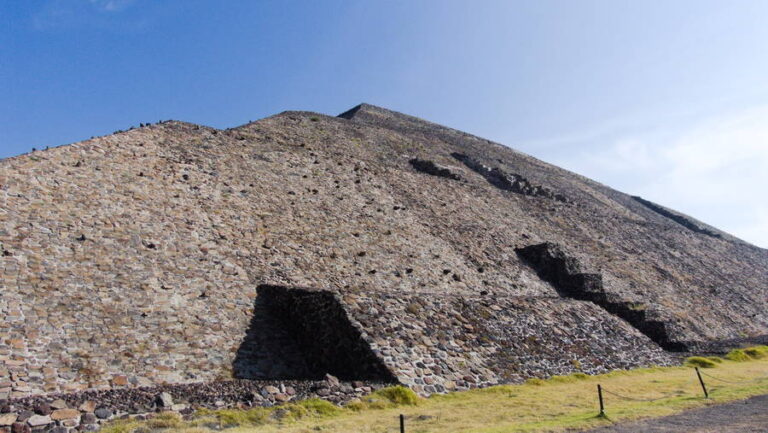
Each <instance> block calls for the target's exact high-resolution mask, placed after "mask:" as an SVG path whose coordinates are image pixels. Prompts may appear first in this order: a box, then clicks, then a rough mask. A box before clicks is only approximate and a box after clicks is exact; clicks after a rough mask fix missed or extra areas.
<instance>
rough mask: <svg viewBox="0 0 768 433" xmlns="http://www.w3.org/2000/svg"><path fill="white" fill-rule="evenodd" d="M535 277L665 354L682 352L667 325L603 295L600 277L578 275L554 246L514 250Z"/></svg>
mask: <svg viewBox="0 0 768 433" xmlns="http://www.w3.org/2000/svg"><path fill="white" fill-rule="evenodd" d="M515 251H516V252H517V255H518V256H520V258H521V259H523V261H525V262H526V263H527V264H528V265H529V266H531V268H533V269H534V270H535V271H536V273H537V274H538V275H539V277H540V278H541V279H543V280H545V281H549V282H550V283H552V285H554V286H555V289H556V290H557V291H558V293H559V294H560V296H562V297H565V298H572V299H578V300H581V301H590V302H592V303H594V304H596V305H598V306H600V307H601V308H603V309H604V310H606V311H608V312H609V313H611V314H613V315H615V316H618V317H620V318H622V319H624V320H626V321H627V322H629V324H631V325H632V326H634V327H635V328H636V329H637V330H638V331H640V332H642V333H643V334H645V335H646V336H648V337H649V338H650V339H651V340H653V341H654V342H655V343H656V344H658V345H659V346H661V347H662V348H664V349H666V350H671V351H685V350H688V344H690V343H684V342H679V341H673V340H672V337H671V336H670V333H669V330H668V329H667V324H666V323H665V322H664V321H663V320H662V319H661V318H659V317H657V314H656V313H655V312H654V311H653V310H652V309H650V308H649V306H648V305H645V304H642V303H638V302H632V301H628V300H623V299H619V298H618V296H617V295H615V294H611V293H607V292H606V291H605V288H604V287H603V278H602V275H600V274H593V273H585V272H581V265H580V264H579V262H578V260H576V259H575V258H573V257H570V256H568V255H566V253H565V252H564V251H563V249H562V248H561V247H560V246H559V245H557V244H554V243H551V242H544V243H541V244H536V245H529V246H527V247H524V248H518V249H517V250H515Z"/></svg>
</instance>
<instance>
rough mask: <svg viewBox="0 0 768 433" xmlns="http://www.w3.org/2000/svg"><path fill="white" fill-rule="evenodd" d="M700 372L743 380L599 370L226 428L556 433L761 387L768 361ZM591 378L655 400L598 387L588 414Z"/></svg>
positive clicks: (250, 431)
mask: <svg viewBox="0 0 768 433" xmlns="http://www.w3.org/2000/svg"><path fill="white" fill-rule="evenodd" d="M705 373H706V374H709V375H711V376H714V377H719V378H722V379H726V380H728V381H730V382H746V383H740V384H728V383H724V382H718V381H716V380H715V379H712V378H710V377H708V376H704V379H705V381H706V382H707V385H708V387H709V389H710V396H711V398H710V399H709V400H705V399H704V398H703V394H702V391H701V387H700V385H699V383H698V380H697V378H696V374H695V372H694V370H693V369H692V368H688V367H666V368H648V369H638V370H632V371H621V372H613V373H608V374H604V375H599V376H585V375H576V376H566V377H562V376H560V377H555V378H552V379H550V380H546V381H531V382H530V383H527V384H523V385H504V386H496V387H492V388H487V389H482V390H474V391H467V392H457V393H452V394H448V395H441V396H433V397H431V398H428V399H421V400H420V401H419V402H418V404H417V405H415V406H410V405H404V406H398V407H391V406H390V407H389V408H385V409H371V408H366V409H363V410H358V411H352V410H348V409H345V410H340V411H339V412H338V413H334V414H331V415H330V416H323V417H312V416H309V417H302V418H298V419H295V418H294V419H287V420H283V421H276V420H270V421H269V422H267V423H264V424H262V425H258V426H243V427H237V428H234V429H232V430H230V431H231V432H232V433H272V432H281V433H314V432H338V433H360V432H370V433H395V432H399V424H398V415H399V414H400V413H403V414H405V415H406V417H407V418H406V425H407V430H406V431H407V432H409V433H438V432H439V433H458V432H473V433H501V432H505V433H506V432H534V431H548V432H550V431H555V432H557V431H564V430H566V429H569V428H570V429H573V428H589V427H597V426H601V425H606V424H609V423H612V422H616V421H625V420H630V419H637V418H644V417H657V416H663V415H670V414H673V413H677V412H679V411H682V410H684V409H688V408H693V407H698V406H703V405H707V404H715V403H722V402H726V401H732V400H736V399H740V398H746V397H749V396H753V395H759V394H766V393H768V359H760V360H750V361H748V362H733V361H724V362H722V363H719V364H718V365H717V367H716V368H710V369H708V370H706V372H705ZM598 383H599V384H601V385H602V386H603V387H604V389H605V390H606V391H607V392H610V393H617V394H621V395H625V396H629V397H632V398H635V399H657V398H661V400H658V401H654V402H646V401H633V400H626V399H622V398H618V397H615V396H614V395H612V394H609V393H606V395H605V403H606V412H607V415H608V418H607V419H605V418H599V417H597V416H596V415H597V413H598V403H597V393H596V387H597V384H598Z"/></svg>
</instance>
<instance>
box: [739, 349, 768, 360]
mask: <svg viewBox="0 0 768 433" xmlns="http://www.w3.org/2000/svg"><path fill="white" fill-rule="evenodd" d="M744 354H746V355H747V356H749V357H750V358H752V359H762V358H765V357H766V356H768V346H756V347H748V348H746V349H744Z"/></svg>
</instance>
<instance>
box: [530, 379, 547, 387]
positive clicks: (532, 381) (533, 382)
mask: <svg viewBox="0 0 768 433" xmlns="http://www.w3.org/2000/svg"><path fill="white" fill-rule="evenodd" d="M545 383H546V382H545V381H544V380H543V379H539V378H538V377H532V378H530V379H528V380H526V381H525V384H526V385H532V386H541V385H544V384H545Z"/></svg>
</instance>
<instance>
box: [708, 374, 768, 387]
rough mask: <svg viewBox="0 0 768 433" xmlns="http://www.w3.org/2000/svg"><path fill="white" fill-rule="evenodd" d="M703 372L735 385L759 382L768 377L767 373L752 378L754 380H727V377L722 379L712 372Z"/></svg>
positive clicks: (712, 377) (711, 377) (710, 376)
mask: <svg viewBox="0 0 768 433" xmlns="http://www.w3.org/2000/svg"><path fill="white" fill-rule="evenodd" d="M701 374H702V375H704V376H707V377H708V378H710V379H715V380H718V381H720V382H723V383H730V384H733V385H741V384H745V383H757V382H759V381H761V380H764V379H766V378H768V375H765V376H762V377H758V378H757V379H752V380H726V379H721V378H719V377H715V376H712V375H711V374H709V373H705V372H703V371H702V372H701Z"/></svg>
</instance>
